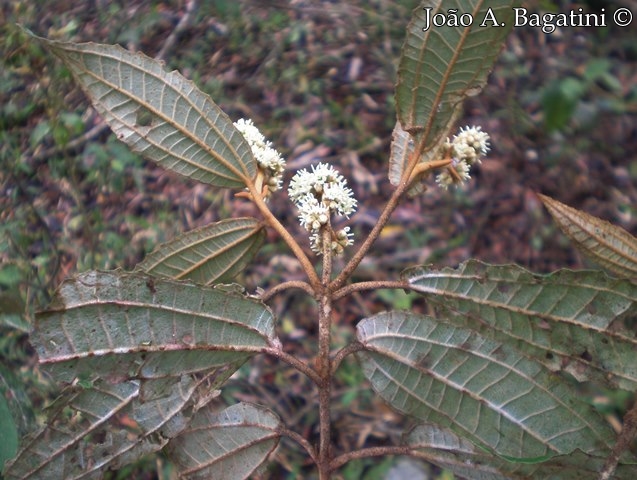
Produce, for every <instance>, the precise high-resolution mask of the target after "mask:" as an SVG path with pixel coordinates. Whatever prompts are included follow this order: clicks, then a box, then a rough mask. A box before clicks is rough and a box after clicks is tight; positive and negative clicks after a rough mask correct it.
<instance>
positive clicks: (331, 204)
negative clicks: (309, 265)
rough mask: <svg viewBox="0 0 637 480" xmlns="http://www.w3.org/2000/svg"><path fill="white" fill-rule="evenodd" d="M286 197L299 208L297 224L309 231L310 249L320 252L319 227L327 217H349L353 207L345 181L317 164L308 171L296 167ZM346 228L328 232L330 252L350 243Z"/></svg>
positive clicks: (336, 251) (324, 222) (321, 242)
mask: <svg viewBox="0 0 637 480" xmlns="http://www.w3.org/2000/svg"><path fill="white" fill-rule="evenodd" d="M288 193H289V195H290V199H291V200H292V201H293V202H294V203H295V204H296V206H297V208H298V209H299V221H300V222H301V225H302V226H303V227H304V228H305V229H306V230H307V231H309V232H310V233H311V236H310V246H311V248H312V251H314V252H316V253H318V254H320V253H321V252H322V251H323V248H324V245H323V237H322V232H321V228H322V227H324V226H326V225H329V224H330V216H331V215H332V214H337V215H341V216H349V215H351V214H352V213H354V211H355V210H356V199H355V198H354V196H353V195H354V194H353V192H352V190H351V189H349V188H348V187H347V182H346V181H345V179H344V178H343V176H342V175H341V174H340V173H338V172H337V171H336V170H334V168H333V167H332V166H331V165H327V164H325V163H319V164H318V165H316V166H313V167H312V171H308V170H305V169H303V170H299V171H298V172H297V173H296V175H294V178H292V181H291V182H290V187H289V189H288ZM352 237H353V233H351V232H350V229H349V227H345V228H343V229H341V230H338V231H336V232H332V243H331V249H332V252H334V253H336V254H340V253H342V252H343V249H344V248H345V247H347V246H348V245H351V244H352V243H353V240H352Z"/></svg>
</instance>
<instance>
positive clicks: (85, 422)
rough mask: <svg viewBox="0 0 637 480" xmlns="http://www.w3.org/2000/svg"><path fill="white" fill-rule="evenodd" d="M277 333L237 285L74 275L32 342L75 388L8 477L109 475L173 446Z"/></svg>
mask: <svg viewBox="0 0 637 480" xmlns="http://www.w3.org/2000/svg"><path fill="white" fill-rule="evenodd" d="M277 342H278V340H277V339H276V338H275V335H274V324H273V316H272V313H271V312H270V310H269V309H268V308H267V307H266V306H265V305H264V304H262V303H261V302H258V301H256V300H254V299H250V298H246V297H244V296H241V295H238V294H236V293H234V292H228V291H224V290H217V289H213V288H208V287H204V286H201V285H193V284H188V283H183V282H175V281H169V280H161V279H158V278H153V277H150V276H147V275H141V274H130V273H120V272H88V273H85V274H82V275H79V276H78V277H76V278H74V279H71V280H67V281H66V282H64V283H63V284H62V286H61V287H60V289H59V291H58V292H57V294H56V296H55V297H54V299H53V302H52V304H51V306H50V307H49V309H48V310H46V311H44V312H42V313H39V314H38V315H37V316H36V323H35V329H34V332H33V335H32V343H33V344H34V346H35V348H36V351H37V352H38V355H39V358H40V363H41V364H42V365H43V367H44V368H45V370H46V371H47V372H48V373H50V374H51V375H52V376H53V378H54V379H55V380H57V381H58V382H62V383H66V384H70V385H73V387H72V388H71V389H70V390H67V392H66V394H65V395H63V396H62V397H61V399H60V400H59V401H58V404H57V405H58V406H57V407H55V408H52V409H50V410H49V412H50V415H49V419H48V423H47V427H46V428H45V429H43V430H42V431H41V432H40V433H39V434H38V435H36V436H34V437H33V438H32V439H30V440H29V441H28V443H27V444H26V446H25V447H24V448H23V450H22V451H21V453H20V454H19V455H18V457H17V458H16V459H15V461H14V463H13V464H12V466H11V467H10V469H9V471H8V473H7V475H8V478H26V477H29V476H33V475H37V476H38V478H51V479H58V478H65V479H66V478H100V477H101V472H103V470H105V469H106V468H116V467H118V466H121V465H126V464H128V463H130V462H131V461H134V460H135V459H137V458H139V457H141V456H142V455H144V454H146V453H149V452H152V451H156V450H159V449H161V448H163V447H164V446H165V445H166V443H167V442H168V441H169V440H170V438H172V437H174V436H175V435H177V434H178V433H179V432H180V431H182V430H183V429H184V428H185V426H186V425H187V422H188V419H189V417H190V415H191V412H192V411H193V407H194V406H195V405H205V402H206V401H208V400H209V398H210V392H211V391H212V390H214V389H215V388H217V387H219V386H220V385H222V384H223V383H224V382H225V380H226V379H227V378H228V377H229V376H230V375H231V374H232V373H233V372H234V371H236V369H237V368H239V367H240V366H241V365H242V364H243V363H244V362H245V360H246V359H247V358H248V357H249V356H250V355H253V354H255V353H258V352H260V351H261V350H262V349H263V348H266V347H269V346H272V345H278V343H277ZM68 409H70V411H71V415H69V414H68V412H67V410H68Z"/></svg>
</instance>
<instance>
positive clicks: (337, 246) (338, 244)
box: [310, 227, 354, 255]
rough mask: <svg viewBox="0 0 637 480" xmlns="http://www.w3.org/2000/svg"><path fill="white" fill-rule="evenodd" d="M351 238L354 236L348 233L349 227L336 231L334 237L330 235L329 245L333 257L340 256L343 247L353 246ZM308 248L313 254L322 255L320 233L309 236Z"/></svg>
mask: <svg viewBox="0 0 637 480" xmlns="http://www.w3.org/2000/svg"><path fill="white" fill-rule="evenodd" d="M353 237H354V234H353V233H352V232H350V229H349V227H345V228H343V229H341V230H339V231H337V232H336V233H335V234H334V235H332V240H331V244H330V248H331V249H332V253H333V254H335V255H340V254H341V253H343V251H344V250H345V247H348V246H350V245H353V243H354V239H353ZM310 248H311V249H312V251H313V252H314V253H316V254H318V255H321V254H322V253H323V237H322V235H321V233H320V232H316V233H313V234H312V235H311V236H310Z"/></svg>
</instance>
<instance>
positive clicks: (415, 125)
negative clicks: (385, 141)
mask: <svg viewBox="0 0 637 480" xmlns="http://www.w3.org/2000/svg"><path fill="white" fill-rule="evenodd" d="M515 4H516V2H515V1H514V0H490V1H485V0H471V1H461V0H445V1H442V0H425V1H423V2H421V3H420V5H419V6H418V7H417V8H416V10H414V14H413V16H412V20H411V22H410V23H409V25H408V27H407V37H406V39H405V43H404V44H403V49H402V54H401V57H400V63H399V66H398V83H397V85H396V108H397V113H398V120H399V121H400V123H401V125H402V127H403V129H404V130H405V131H407V132H409V133H411V134H412V135H414V136H415V137H416V138H417V140H418V141H419V142H423V141H424V142H426V144H427V145H432V146H433V145H435V143H436V140H437V139H439V138H440V137H444V136H446V135H447V134H448V132H449V130H450V128H451V127H452V121H453V118H454V116H455V115H457V114H458V111H459V109H460V108H461V102H462V100H464V99H465V98H466V97H467V96H469V95H474V94H476V93H478V92H479V91H480V90H481V89H482V87H483V86H484V84H485V83H486V79H487V75H488V73H489V71H490V70H491V68H492V67H493V63H494V62H495V59H496V58H497V56H498V54H499V53H500V48H501V46H502V43H503V41H504V39H505V38H506V36H507V34H508V33H509V31H510V29H511V28H512V27H513V23H514V22H513V14H514V12H513V8H512V7H513V6H514V5H515ZM453 10H455V12H456V18H460V17H461V16H462V19H464V22H465V23H467V22H468V21H469V20H472V24H471V25H468V26H466V27H463V26H449V25H444V26H439V27H438V26H434V25H432V21H431V18H432V17H433V16H434V15H436V14H442V15H443V16H445V15H447V13H448V12H449V11H453ZM485 17H486V19H485ZM494 19H495V20H496V21H497V22H500V23H502V24H503V26H499V25H498V28H489V27H491V26H493V20H494ZM485 22H486V23H485ZM448 23H449V24H451V22H448ZM428 26H429V27H430V28H427V27H428ZM425 29H426V30H425Z"/></svg>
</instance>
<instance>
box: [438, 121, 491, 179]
mask: <svg viewBox="0 0 637 480" xmlns="http://www.w3.org/2000/svg"><path fill="white" fill-rule="evenodd" d="M488 151H489V134H488V133H486V132H483V131H482V128H481V127H464V128H461V129H460V132H458V134H457V135H455V136H454V137H453V140H451V141H450V140H449V139H447V141H446V142H445V144H444V146H443V147H442V152H445V154H446V155H449V156H450V157H451V158H452V161H451V165H449V166H448V167H445V169H444V170H443V171H442V172H441V173H439V174H438V175H437V176H436V183H437V184H438V185H439V186H440V187H442V188H444V189H447V188H449V186H450V185H455V184H459V183H464V182H465V181H466V180H469V179H470V178H471V175H469V170H470V169H471V166H472V165H473V164H474V163H480V160H481V157H482V156H484V155H486V154H487V152H488Z"/></svg>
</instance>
